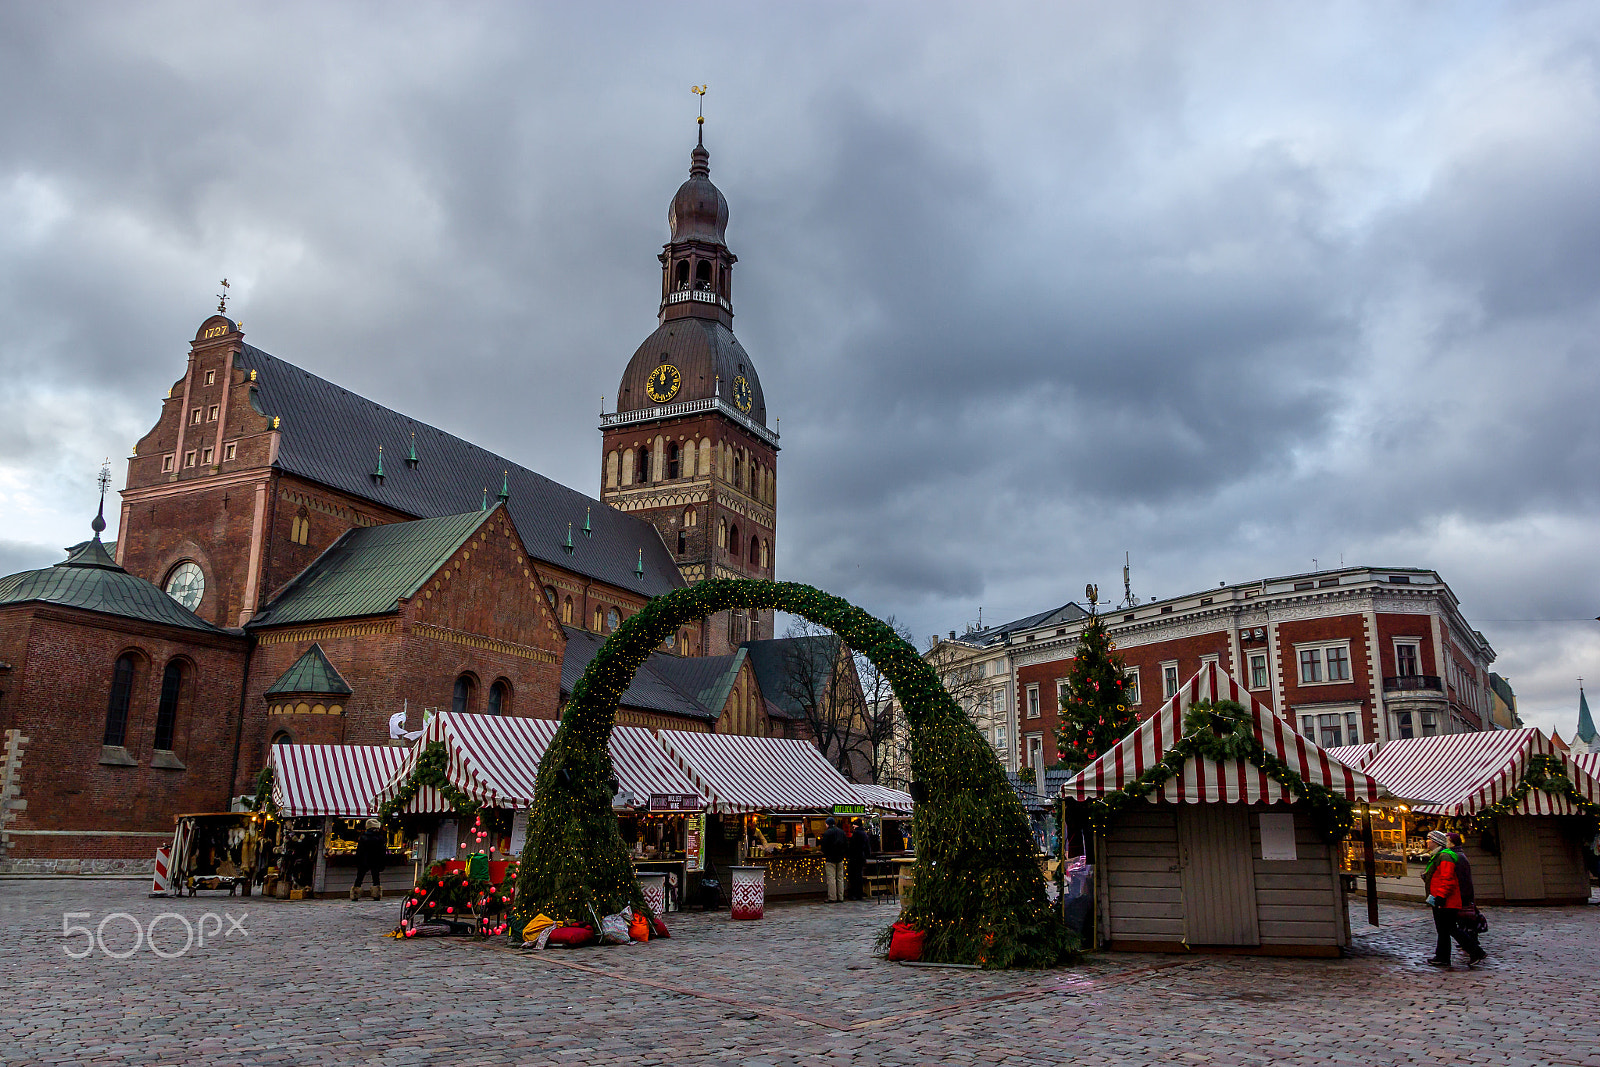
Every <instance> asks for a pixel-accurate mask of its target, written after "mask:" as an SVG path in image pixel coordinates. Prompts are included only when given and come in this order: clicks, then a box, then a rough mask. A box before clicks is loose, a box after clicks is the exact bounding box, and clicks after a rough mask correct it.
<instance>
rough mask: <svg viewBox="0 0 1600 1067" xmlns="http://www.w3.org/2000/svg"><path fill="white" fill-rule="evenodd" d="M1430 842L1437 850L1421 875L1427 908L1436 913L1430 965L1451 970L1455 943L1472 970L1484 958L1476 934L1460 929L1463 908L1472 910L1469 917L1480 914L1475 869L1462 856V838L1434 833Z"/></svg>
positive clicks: (1456, 835) (1436, 831) (1434, 914)
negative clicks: (1474, 883) (1452, 951)
mask: <svg viewBox="0 0 1600 1067" xmlns="http://www.w3.org/2000/svg"><path fill="white" fill-rule="evenodd" d="M1428 839H1429V840H1430V841H1432V842H1433V843H1434V844H1435V845H1437V846H1438V847H1437V849H1436V850H1435V852H1434V854H1433V857H1432V858H1431V859H1429V860H1428V865H1427V866H1426V867H1425V868H1423V871H1422V886H1423V890H1424V891H1425V892H1426V893H1427V894H1428V906H1429V907H1431V908H1432V909H1433V928H1434V933H1435V935H1436V941H1435V945H1434V951H1433V956H1432V958H1431V959H1429V960H1428V962H1429V963H1431V964H1433V965H1434V966H1435V967H1444V968H1449V966H1450V942H1451V940H1452V939H1454V940H1455V942H1456V944H1458V945H1460V946H1461V950H1462V951H1463V952H1465V953H1466V954H1467V965H1468V966H1469V967H1470V966H1472V965H1474V964H1476V963H1478V962H1479V961H1480V960H1482V959H1483V958H1484V956H1485V953H1484V951H1483V949H1482V948H1481V947H1479V945H1478V935H1477V934H1476V932H1468V931H1465V930H1462V929H1461V912H1462V909H1463V908H1471V909H1472V910H1471V913H1470V914H1472V915H1474V916H1476V914H1477V904H1476V900H1475V898H1474V895H1473V890H1472V865H1471V864H1470V863H1468V862H1467V859H1466V856H1465V855H1463V853H1462V849H1461V835H1460V834H1455V833H1452V834H1445V833H1443V832H1441V831H1439V830H1435V831H1433V832H1432V833H1430V834H1429V835H1428Z"/></svg>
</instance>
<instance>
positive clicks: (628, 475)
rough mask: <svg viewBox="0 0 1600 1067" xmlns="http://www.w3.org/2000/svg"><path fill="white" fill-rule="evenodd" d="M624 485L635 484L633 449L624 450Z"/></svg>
mask: <svg viewBox="0 0 1600 1067" xmlns="http://www.w3.org/2000/svg"><path fill="white" fill-rule="evenodd" d="M622 484H623V485H632V484H633V449H631V448H624V449H623V450H622Z"/></svg>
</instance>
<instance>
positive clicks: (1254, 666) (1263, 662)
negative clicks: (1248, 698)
mask: <svg viewBox="0 0 1600 1067" xmlns="http://www.w3.org/2000/svg"><path fill="white" fill-rule="evenodd" d="M1271 684H1272V682H1271V680H1270V679H1269V678H1268V677H1267V654H1266V653H1265V652H1252V653H1250V688H1251V689H1265V688H1267V686H1269V685H1271Z"/></svg>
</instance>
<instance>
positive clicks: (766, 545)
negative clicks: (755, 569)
mask: <svg viewBox="0 0 1600 1067" xmlns="http://www.w3.org/2000/svg"><path fill="white" fill-rule="evenodd" d="M771 560H772V548H771V544H770V542H768V541H767V539H766V538H764V537H763V538H762V539H761V565H762V566H763V567H770V566H772V563H771Z"/></svg>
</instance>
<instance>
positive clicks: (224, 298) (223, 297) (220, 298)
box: [217, 278, 231, 315]
mask: <svg viewBox="0 0 1600 1067" xmlns="http://www.w3.org/2000/svg"><path fill="white" fill-rule="evenodd" d="M229 288H231V287H230V286H229V285H228V279H226V278H224V279H222V292H220V293H218V294H217V314H218V315H226V314H227V313H228V289H229Z"/></svg>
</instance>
